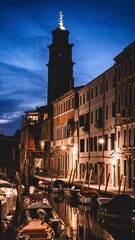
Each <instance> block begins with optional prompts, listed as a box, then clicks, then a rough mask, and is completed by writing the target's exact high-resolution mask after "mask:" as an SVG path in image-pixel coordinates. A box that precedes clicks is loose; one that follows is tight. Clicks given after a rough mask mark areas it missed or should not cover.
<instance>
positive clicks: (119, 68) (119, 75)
mask: <svg viewBox="0 0 135 240" xmlns="http://www.w3.org/2000/svg"><path fill="white" fill-rule="evenodd" d="M120 78H121V67H120V65H119V66H118V82H120Z"/></svg>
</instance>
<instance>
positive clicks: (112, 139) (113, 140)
mask: <svg viewBox="0 0 135 240" xmlns="http://www.w3.org/2000/svg"><path fill="white" fill-rule="evenodd" d="M114 142H115V134H114V133H112V134H111V150H114Z"/></svg>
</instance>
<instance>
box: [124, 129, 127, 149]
mask: <svg viewBox="0 0 135 240" xmlns="http://www.w3.org/2000/svg"><path fill="white" fill-rule="evenodd" d="M126 141H127V131H126V130H124V143H123V144H124V147H125V146H126Z"/></svg>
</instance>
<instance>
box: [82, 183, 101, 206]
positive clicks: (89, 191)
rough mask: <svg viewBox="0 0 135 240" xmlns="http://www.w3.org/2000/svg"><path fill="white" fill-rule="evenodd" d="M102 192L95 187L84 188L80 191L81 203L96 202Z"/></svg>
mask: <svg viewBox="0 0 135 240" xmlns="http://www.w3.org/2000/svg"><path fill="white" fill-rule="evenodd" d="M99 197H100V194H99V192H98V190H97V189H95V188H90V187H88V188H83V189H81V190H80V192H79V193H78V201H79V203H81V204H95V203H96V200H97V198H99Z"/></svg>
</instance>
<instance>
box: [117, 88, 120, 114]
mask: <svg viewBox="0 0 135 240" xmlns="http://www.w3.org/2000/svg"><path fill="white" fill-rule="evenodd" d="M117 113H120V92H118V95H117Z"/></svg>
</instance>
